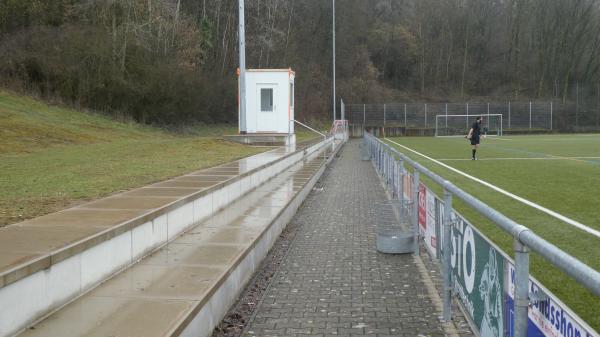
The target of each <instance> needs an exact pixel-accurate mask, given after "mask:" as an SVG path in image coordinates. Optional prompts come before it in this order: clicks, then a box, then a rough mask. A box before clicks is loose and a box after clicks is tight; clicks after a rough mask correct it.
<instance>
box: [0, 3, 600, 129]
mask: <svg viewBox="0 0 600 337" xmlns="http://www.w3.org/2000/svg"><path fill="white" fill-rule="evenodd" d="M237 9H238V7H237V0H0V85H1V86H2V87H5V88H9V89H11V90H16V91H23V92H29V93H34V94H37V95H40V96H41V97H43V98H46V99H49V100H56V101H59V102H62V103H65V104H70V105H74V106H77V107H82V108H88V109H93V110H99V111H104V112H106V113H109V114H112V115H117V116H123V117H127V118H132V119H135V120H136V121H139V122H143V123H153V124H182V123H193V122H206V123H222V122H234V121H236V120H237V93H236V91H237V75H236V68H237V66H238V50H237V40H238V36H237V17H238V16H237V15H238V13H237ZM336 14H337V20H336V22H337V24H336V26H337V27H336V32H337V67H336V70H337V75H338V76H337V88H338V91H337V98H338V99H339V98H340V97H343V98H344V99H345V100H346V101H347V102H355V103H363V102H371V103H378V102H381V103H382V102H386V101H387V102H391V101H396V102H401V101H404V102H406V101H444V100H447V101H465V100H469V99H471V100H474V99H483V98H486V99H492V100H493V99H513V100H519V99H522V100H528V99H554V100H556V101H560V102H569V101H574V100H577V101H578V102H579V101H581V102H582V104H583V103H587V104H588V105H589V106H594V107H596V108H598V107H599V106H600V1H598V0H368V1H367V0H337V5H336ZM331 17H332V3H331V1H330V0H247V1H246V30H247V52H246V54H247V65H248V67H249V68H288V67H291V68H293V69H294V70H295V71H296V72H297V80H296V82H297V89H296V95H297V109H296V110H297V114H298V115H300V118H323V119H325V118H328V117H329V116H330V112H329V111H331V98H332V90H331V85H332V75H331V74H332V63H331V56H332V48H331V46H332V34H331V28H332V19H331Z"/></svg>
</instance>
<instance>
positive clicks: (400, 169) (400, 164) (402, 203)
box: [398, 159, 404, 207]
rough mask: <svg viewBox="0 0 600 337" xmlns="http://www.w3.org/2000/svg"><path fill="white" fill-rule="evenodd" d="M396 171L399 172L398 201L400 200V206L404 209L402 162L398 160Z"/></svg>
mask: <svg viewBox="0 0 600 337" xmlns="http://www.w3.org/2000/svg"><path fill="white" fill-rule="evenodd" d="M398 170H399V179H400V180H399V181H398V189H399V190H400V191H399V192H398V200H400V205H401V206H402V207H404V160H403V159H400V161H399V162H398Z"/></svg>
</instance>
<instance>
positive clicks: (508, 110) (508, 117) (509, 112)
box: [508, 101, 510, 129]
mask: <svg viewBox="0 0 600 337" xmlns="http://www.w3.org/2000/svg"><path fill="white" fill-rule="evenodd" d="M508 128H509V129H510V101H508Z"/></svg>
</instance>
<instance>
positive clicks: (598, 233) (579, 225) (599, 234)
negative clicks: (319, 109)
mask: <svg viewBox="0 0 600 337" xmlns="http://www.w3.org/2000/svg"><path fill="white" fill-rule="evenodd" d="M385 140H387V141H389V142H391V143H394V144H396V145H398V146H400V147H402V148H403V149H406V150H408V151H410V152H412V153H415V154H417V155H419V156H421V157H423V158H426V159H428V160H431V161H432V162H434V163H436V164H438V165H441V166H443V167H445V168H447V169H449V170H451V171H453V172H456V173H458V174H460V175H462V176H463V177H466V178H469V179H471V180H473V181H476V182H478V183H480V184H482V185H484V186H487V187H489V188H491V189H493V190H494V191H497V192H500V193H502V194H504V195H506V196H508V197H510V198H512V199H515V200H517V201H520V202H522V203H524V204H525V205H528V206H531V207H533V208H535V209H537V210H539V211H542V212H544V213H546V214H548V215H550V216H553V217H555V218H557V219H559V220H562V221H564V222H566V223H568V224H569V225H571V226H573V227H577V228H579V229H581V230H583V231H585V232H587V233H590V234H592V235H594V236H595V237H597V238H600V231H597V230H595V229H593V228H590V227H588V226H586V225H584V224H582V223H580V222H577V221H575V220H573V219H570V218H567V217H566V216H564V215H562V214H559V213H557V212H554V211H553V210H550V209H547V208H546V207H544V206H541V205H538V204H536V203H535V202H532V201H529V200H527V199H525V198H522V197H520V196H518V195H515V194H512V193H510V192H508V191H505V190H503V189H501V188H500V187H498V186H496V185H492V184H490V183H488V182H487V181H484V180H481V179H479V178H476V177H473V176H472V175H469V174H466V173H465V172H463V171H460V170H457V169H455V168H454V167H452V166H449V165H446V164H444V163H442V162H440V161H439V160H435V159H433V158H431V157H428V156H426V155H424V154H422V153H420V152H417V151H415V150H413V149H411V148H409V147H406V146H404V145H402V144H399V143H397V142H395V141H393V140H391V139H388V138H385Z"/></svg>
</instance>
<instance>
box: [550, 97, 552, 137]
mask: <svg viewBox="0 0 600 337" xmlns="http://www.w3.org/2000/svg"><path fill="white" fill-rule="evenodd" d="M552 104H553V102H552V101H550V131H552V128H553V125H552V115H553V106H552Z"/></svg>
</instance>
